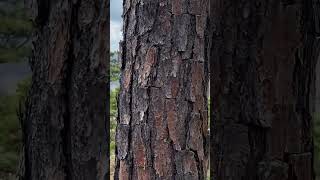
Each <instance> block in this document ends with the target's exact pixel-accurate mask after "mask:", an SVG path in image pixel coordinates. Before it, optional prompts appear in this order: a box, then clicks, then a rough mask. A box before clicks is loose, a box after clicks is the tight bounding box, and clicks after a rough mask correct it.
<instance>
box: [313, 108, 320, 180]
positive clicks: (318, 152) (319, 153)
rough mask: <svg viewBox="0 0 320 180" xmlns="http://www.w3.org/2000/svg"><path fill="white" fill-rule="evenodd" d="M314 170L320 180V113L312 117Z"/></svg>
mask: <svg viewBox="0 0 320 180" xmlns="http://www.w3.org/2000/svg"><path fill="white" fill-rule="evenodd" d="M314 168H315V170H316V174H317V176H318V178H319V179H320V112H318V113H316V114H315V115H314Z"/></svg>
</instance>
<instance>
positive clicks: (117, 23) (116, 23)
mask: <svg viewBox="0 0 320 180" xmlns="http://www.w3.org/2000/svg"><path fill="white" fill-rule="evenodd" d="M121 15H122V0H111V4H110V16H111V17H110V20H111V22H110V47H111V51H117V50H118V49H119V41H120V40H121V39H122V32H121V30H122V18H121Z"/></svg>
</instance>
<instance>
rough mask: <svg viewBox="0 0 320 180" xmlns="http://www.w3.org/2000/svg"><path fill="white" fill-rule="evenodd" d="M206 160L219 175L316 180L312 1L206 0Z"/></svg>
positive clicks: (221, 179) (318, 29)
mask: <svg viewBox="0 0 320 180" xmlns="http://www.w3.org/2000/svg"><path fill="white" fill-rule="evenodd" d="M210 7H211V10H210V23H209V24H210V26H211V27H209V32H208V33H209V35H210V37H209V42H210V44H209V47H208V49H209V51H210V52H209V54H210V56H209V58H210V65H211V68H210V70H211V74H212V76H211V79H210V80H211V86H210V89H211V98H212V107H211V108H212V109H211V110H212V123H211V128H210V129H211V132H212V133H213V136H212V139H211V140H212V142H213V143H212V146H211V148H212V149H211V153H212V155H211V157H212V158H211V161H212V170H213V176H214V178H215V179H217V180H224V179H228V180H230V179H234V180H238V179H246V180H257V179H259V180H264V179H268V180H270V179H274V180H276V179H281V180H285V179H288V180H311V179H313V163H312V161H313V139H312V126H313V123H312V107H313V104H314V98H313V97H314V96H313V94H312V93H313V92H314V89H313V87H314V82H315V65H316V61H317V58H318V56H319V38H318V35H319V33H320V27H319V17H320V16H319V15H320V14H319V12H320V11H319V4H318V3H316V2H314V1H278V0H270V1H265V0H255V1H251V0H243V1H233V0H223V1H220V0H214V1H211V5H210Z"/></svg>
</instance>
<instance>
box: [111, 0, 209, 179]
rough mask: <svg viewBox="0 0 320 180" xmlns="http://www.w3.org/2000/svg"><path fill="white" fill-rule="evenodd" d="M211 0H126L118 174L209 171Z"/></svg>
mask: <svg viewBox="0 0 320 180" xmlns="http://www.w3.org/2000/svg"><path fill="white" fill-rule="evenodd" d="M206 5H207V0H201V1H199V0H174V1H170V0H144V1H139V0H131V1H129V0H126V1H124V13H123V14H124V41H123V42H122V76H121V90H120V94H119V118H118V126H117V134H116V145H117V148H116V154H117V161H116V172H115V179H121V180H136V179H137V180H140V179H141V180H150V179H204V178H205V176H206V169H207V160H206V159H207V153H208V148H207V144H208V141H207V134H208V132H207V129H208V127H207V126H208V122H207V93H206V91H207V85H206V84H207V81H208V78H207V76H206V73H207V63H206V62H205V61H204V29H205V25H206V16H207V14H206V7H207V6H206Z"/></svg>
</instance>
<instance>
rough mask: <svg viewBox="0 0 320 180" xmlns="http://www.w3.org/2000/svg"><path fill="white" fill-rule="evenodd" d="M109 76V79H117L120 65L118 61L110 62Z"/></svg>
mask: <svg viewBox="0 0 320 180" xmlns="http://www.w3.org/2000/svg"><path fill="white" fill-rule="evenodd" d="M110 77H111V81H118V80H119V78H120V65H119V64H118V63H114V62H111V63H110Z"/></svg>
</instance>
